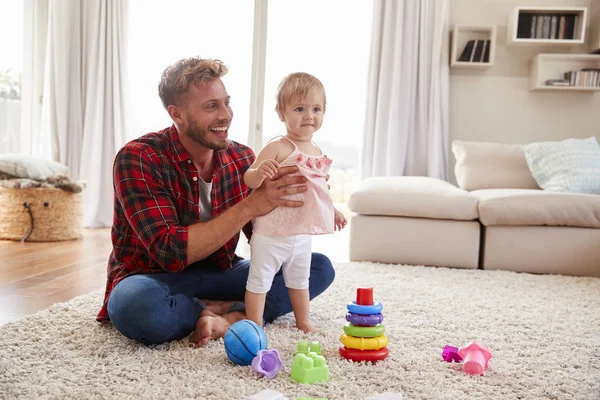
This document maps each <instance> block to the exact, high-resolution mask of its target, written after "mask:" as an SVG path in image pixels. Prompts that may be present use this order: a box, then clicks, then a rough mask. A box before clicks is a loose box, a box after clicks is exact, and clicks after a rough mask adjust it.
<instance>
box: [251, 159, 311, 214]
mask: <svg viewBox="0 0 600 400" xmlns="http://www.w3.org/2000/svg"><path fill="white" fill-rule="evenodd" d="M297 172H298V167H296V166H290V167H281V168H279V170H278V171H277V174H276V175H275V177H274V178H272V179H265V181H264V182H263V183H262V185H260V187H259V188H257V189H254V190H253V191H252V193H250V195H249V196H248V197H247V199H246V201H247V202H248V203H247V204H248V205H249V206H250V207H251V210H252V214H253V215H254V216H259V215H264V214H266V213H268V212H269V211H271V210H273V209H274V208H276V207H281V206H283V207H301V206H302V205H304V203H303V202H301V201H294V200H287V199H282V196H287V195H290V194H297V193H302V192H306V190H307V186H306V178H305V177H304V176H301V175H295V176H290V174H294V173H297Z"/></svg>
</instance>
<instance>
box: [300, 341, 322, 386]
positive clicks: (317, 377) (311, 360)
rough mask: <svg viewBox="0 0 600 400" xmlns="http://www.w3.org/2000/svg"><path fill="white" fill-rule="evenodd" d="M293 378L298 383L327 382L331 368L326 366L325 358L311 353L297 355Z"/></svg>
mask: <svg viewBox="0 0 600 400" xmlns="http://www.w3.org/2000/svg"><path fill="white" fill-rule="evenodd" d="M319 350H320V348H319ZM291 376H292V379H293V380H295V381H296V382H298V383H308V384H310V383H315V382H327V381H328V380H329V368H328V367H327V365H326V364H325V357H323V356H321V355H319V354H317V353H314V352H311V351H309V352H308V354H303V353H296V355H294V361H293V362H292V373H291Z"/></svg>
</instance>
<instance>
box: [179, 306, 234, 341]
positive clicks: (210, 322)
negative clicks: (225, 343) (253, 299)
mask: <svg viewBox="0 0 600 400" xmlns="http://www.w3.org/2000/svg"><path fill="white" fill-rule="evenodd" d="M245 317H246V315H245V314H244V313H243V312H240V311H232V312H228V313H226V314H224V315H223V316H220V315H217V314H215V313H213V312H212V311H209V310H203V311H202V312H201V313H200V318H199V319H198V322H196V330H195V331H194V332H192V336H191V337H190V342H191V346H192V347H201V346H204V345H205V344H206V343H208V341H209V340H214V339H219V338H222V337H224V336H225V333H227V330H228V329H229V327H230V326H231V324H233V323H234V322H236V321H240V320H242V319H244V318H245Z"/></svg>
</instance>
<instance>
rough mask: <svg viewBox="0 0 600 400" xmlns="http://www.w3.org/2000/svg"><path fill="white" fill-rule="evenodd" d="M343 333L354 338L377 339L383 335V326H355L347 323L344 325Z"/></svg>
mask: <svg viewBox="0 0 600 400" xmlns="http://www.w3.org/2000/svg"><path fill="white" fill-rule="evenodd" d="M344 332H345V333H346V335H349V336H354V337H366V338H369V337H377V336H381V335H383V334H384V333H385V326H383V324H377V325H375V326H356V325H352V324H351V323H350V322H348V323H346V325H344Z"/></svg>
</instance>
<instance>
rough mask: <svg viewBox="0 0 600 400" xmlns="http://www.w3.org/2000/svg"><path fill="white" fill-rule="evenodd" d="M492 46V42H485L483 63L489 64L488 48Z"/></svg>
mask: <svg viewBox="0 0 600 400" xmlns="http://www.w3.org/2000/svg"><path fill="white" fill-rule="evenodd" d="M491 46H492V41H491V40H486V41H485V48H484V50H483V60H482V61H483V62H486V63H487V62H490V51H491V50H490V47H491Z"/></svg>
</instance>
